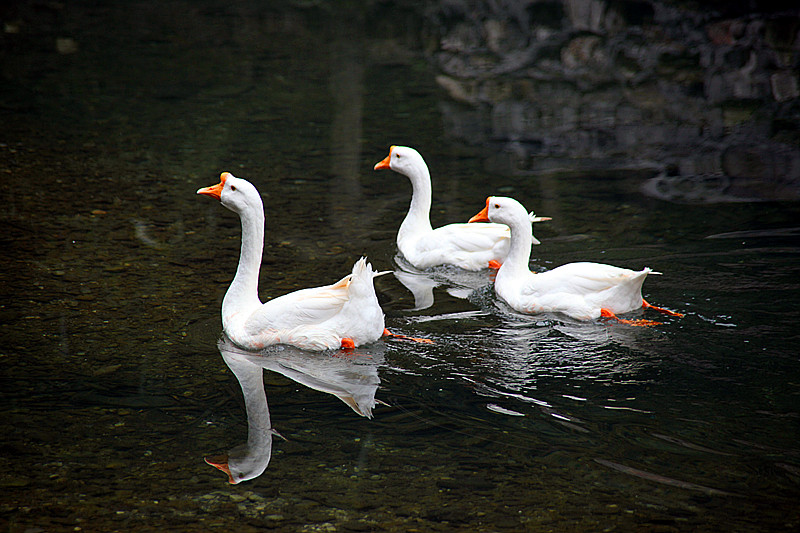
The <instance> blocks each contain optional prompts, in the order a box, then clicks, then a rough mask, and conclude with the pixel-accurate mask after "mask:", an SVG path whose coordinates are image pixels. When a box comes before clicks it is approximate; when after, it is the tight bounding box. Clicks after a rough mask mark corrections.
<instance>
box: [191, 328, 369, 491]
mask: <svg viewBox="0 0 800 533" xmlns="http://www.w3.org/2000/svg"><path fill="white" fill-rule="evenodd" d="M217 347H218V348H219V351H220V354H221V355H222V358H223V360H224V361H225V364H226V365H228V368H230V370H231V372H233V375H234V376H236V379H237V381H238V382H239V385H240V386H241V388H242V395H243V397H244V404H245V410H246V412H247V442H245V443H244V444H240V445H238V446H236V447H234V448H232V449H230V450H229V451H228V453H226V454H222V455H216V456H208V457H206V458H205V460H206V462H207V463H208V464H210V465H211V466H214V467H216V468H218V469H219V470H221V471H223V472H225V473H226V474H227V475H228V481H229V482H230V483H232V484H236V483H241V482H242V481H247V480H250V479H254V478H256V477H258V476H260V475H261V474H262V473H264V471H265V470H266V469H267V466H268V465H269V461H270V458H271V457H272V439H273V437H274V436H275V435H278V436H280V434H278V433H277V432H276V431H275V430H274V429H273V428H272V423H271V420H270V413H269V406H268V404H267V395H266V391H265V390H264V379H263V369H267V370H271V371H273V372H277V373H279V374H282V375H284V376H286V377H287V378H289V379H291V380H293V381H296V382H297V383H300V384H302V385H305V386H306V387H309V388H311V389H314V390H318V391H321V392H326V393H328V394H332V395H334V396H336V397H337V398H339V399H340V400H342V401H343V402H344V403H345V404H347V405H348V406H349V407H350V408H351V409H352V410H353V411H355V412H356V413H357V414H358V415H360V416H363V417H366V418H372V409H373V408H374V407H375V403H376V400H375V392H376V390H377V389H378V385H379V384H380V378H379V377H378V365H379V364H381V363H382V361H383V360H384V357H383V356H384V354H383V352H384V346H383V345H382V344H375V345H372V346H370V347H369V348H364V349H356V350H350V351H347V352H343V351H336V352H319V353H317V352H307V351H303V350H300V349H298V348H295V347H293V346H286V345H275V346H271V347H269V348H268V349H265V350H262V351H259V352H249V351H246V350H242V349H241V348H239V347H237V346H236V345H235V344H233V343H232V342H231V341H230V339H228V338H227V337H223V338H222V339H220V340H219V342H218V343H217Z"/></svg>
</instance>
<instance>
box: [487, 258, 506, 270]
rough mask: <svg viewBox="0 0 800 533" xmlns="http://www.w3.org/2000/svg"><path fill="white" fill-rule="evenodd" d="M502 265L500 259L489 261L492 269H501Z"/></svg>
mask: <svg viewBox="0 0 800 533" xmlns="http://www.w3.org/2000/svg"><path fill="white" fill-rule="evenodd" d="M501 266H503V264H502V263H500V262H499V261H495V260H494V259H492V260H491V261H489V268H491V269H492V270H499V269H500V267H501Z"/></svg>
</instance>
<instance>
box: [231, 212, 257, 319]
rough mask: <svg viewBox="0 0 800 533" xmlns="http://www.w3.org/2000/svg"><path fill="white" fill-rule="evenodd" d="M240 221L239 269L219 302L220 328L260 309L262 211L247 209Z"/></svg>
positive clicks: (240, 215)
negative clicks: (232, 320)
mask: <svg viewBox="0 0 800 533" xmlns="http://www.w3.org/2000/svg"><path fill="white" fill-rule="evenodd" d="M239 218H240V219H241V221H242V248H241V252H240V253H239V266H238V267H237V268H236V276H234V278H233V281H232V282H231V285H230V287H228V292H226V293H225V298H223V300H222V321H223V324H224V323H225V322H226V321H227V320H228V319H229V318H230V317H231V316H233V315H235V314H237V313H246V312H247V311H252V310H254V309H255V308H257V307H258V306H260V305H261V300H259V298H258V273H259V270H260V269H261V253H262V252H263V250H264V210H263V208H262V209H249V210H247V211H244V212H242V213H240V214H239Z"/></svg>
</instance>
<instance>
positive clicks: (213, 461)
mask: <svg viewBox="0 0 800 533" xmlns="http://www.w3.org/2000/svg"><path fill="white" fill-rule="evenodd" d="M205 461H206V463H208V464H210V465H211V466H213V467H214V468H218V469H220V470H222V471H223V472H225V473H226V474H228V483H230V484H231V485H235V484H236V481H235V480H234V479H233V474H231V469H230V468H229V467H228V456H227V455H209V456H208V457H206V458H205Z"/></svg>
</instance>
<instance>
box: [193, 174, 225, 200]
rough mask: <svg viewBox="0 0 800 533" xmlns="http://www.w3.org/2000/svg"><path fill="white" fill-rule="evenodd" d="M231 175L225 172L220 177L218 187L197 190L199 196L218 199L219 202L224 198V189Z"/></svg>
mask: <svg viewBox="0 0 800 533" xmlns="http://www.w3.org/2000/svg"><path fill="white" fill-rule="evenodd" d="M228 176H230V173H228V172H223V173H222V174H220V175H219V183H217V184H216V185H212V186H211V187H203V188H202V189H197V194H203V195H205V196H210V197H212V198H216V199H217V200H219V199H220V198H221V196H222V189H223V187H225V180H226V179H228Z"/></svg>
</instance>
